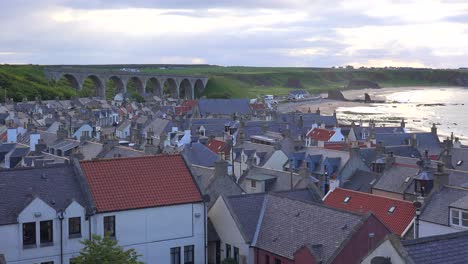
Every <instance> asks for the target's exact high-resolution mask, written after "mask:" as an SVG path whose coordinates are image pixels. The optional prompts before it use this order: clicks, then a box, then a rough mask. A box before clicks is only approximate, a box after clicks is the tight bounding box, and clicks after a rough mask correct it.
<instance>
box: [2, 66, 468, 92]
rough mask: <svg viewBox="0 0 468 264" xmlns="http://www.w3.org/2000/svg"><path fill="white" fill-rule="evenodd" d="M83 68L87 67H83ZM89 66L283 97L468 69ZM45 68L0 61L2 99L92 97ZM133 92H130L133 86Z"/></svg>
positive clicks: (461, 77)
mask: <svg viewBox="0 0 468 264" xmlns="http://www.w3.org/2000/svg"><path fill="white" fill-rule="evenodd" d="M80 67H84V66H80ZM87 67H89V68H96V69H99V70H102V69H119V68H122V67H130V68H139V69H140V70H141V71H143V72H154V73H161V74H191V75H208V76H210V80H209V82H208V85H207V88H206V90H205V93H204V95H206V96H207V97H256V96H258V95H260V94H276V95H284V94H287V93H288V92H289V91H290V90H293V89H305V90H308V91H309V92H311V93H318V92H324V91H327V90H330V89H345V88H346V87H347V85H348V83H349V82H350V81H351V80H366V81H371V82H374V83H378V84H379V85H380V86H381V87H391V86H417V85H427V86H435V85H438V86H442V85H465V86H468V71H462V70H431V69H330V68H327V69H325V68H268V67H221V66H210V65H198V66H180V65H179V66H161V65H102V66H87ZM43 70H44V67H43V66H37V65H0V98H1V99H0V101H3V98H4V95H5V92H6V96H7V97H12V98H14V99H15V100H16V101H19V100H22V99H23V98H28V99H34V98H35V97H37V96H40V97H41V98H42V99H53V98H56V97H59V98H70V97H72V96H91V95H92V94H93V89H92V87H93V84H92V82H91V81H90V80H87V81H86V82H85V84H84V88H83V90H82V91H80V92H77V91H75V90H74V89H73V88H72V87H71V86H70V85H69V83H68V82H67V81H66V80H65V79H62V80H60V81H58V82H48V81H47V80H46V79H45V77H44V73H43ZM106 86H107V87H108V91H107V96H108V97H110V96H111V95H112V93H113V89H114V87H113V84H112V82H108V83H106ZM129 90H132V86H131V85H130V87H129Z"/></svg>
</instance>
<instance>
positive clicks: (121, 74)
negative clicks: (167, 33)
mask: <svg viewBox="0 0 468 264" xmlns="http://www.w3.org/2000/svg"><path fill="white" fill-rule="evenodd" d="M44 72H45V75H46V78H47V79H48V80H49V81H58V80H60V79H61V78H63V77H64V78H66V79H67V80H68V81H69V82H70V84H71V85H72V87H73V88H75V89H77V90H81V89H83V84H84V81H85V80H86V79H88V78H89V79H90V80H91V81H92V82H93V84H94V90H95V92H96V96H97V97H99V98H105V96H106V82H107V81H109V80H110V81H112V82H113V83H114V84H115V87H116V91H115V94H117V93H124V94H125V93H127V86H128V84H129V83H130V82H133V83H134V85H135V88H136V91H137V92H138V93H139V94H140V95H143V96H146V95H149V94H153V95H156V96H159V97H162V96H163V95H164V87H165V86H166V87H168V88H169V92H170V94H169V96H170V97H172V98H183V99H195V98H196V96H198V95H199V94H201V93H202V92H203V91H204V90H205V88H206V84H207V83H208V77H207V76H188V75H161V74H155V73H142V72H130V71H121V70H118V71H116V70H89V69H74V68H67V67H59V68H46V69H45V70H44Z"/></svg>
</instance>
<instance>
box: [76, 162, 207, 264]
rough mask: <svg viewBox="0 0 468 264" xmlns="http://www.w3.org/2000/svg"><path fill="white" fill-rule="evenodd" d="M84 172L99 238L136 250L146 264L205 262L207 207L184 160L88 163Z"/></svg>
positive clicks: (92, 221)
mask: <svg viewBox="0 0 468 264" xmlns="http://www.w3.org/2000/svg"><path fill="white" fill-rule="evenodd" d="M80 169H81V171H82V174H83V176H84V178H85V179H86V182H87V184H88V186H89V192H90V195H91V197H92V201H93V204H94V206H95V213H94V215H93V216H92V217H91V219H90V221H91V229H92V232H93V233H95V234H100V235H104V234H107V235H109V236H111V237H113V238H115V239H116V240H117V241H118V242H119V245H120V246H122V247H124V248H134V249H135V250H136V251H137V252H138V253H139V254H141V255H142V256H141V260H142V261H144V262H145V263H161V262H162V263H170V259H171V258H175V259H179V260H180V261H181V263H203V262H204V261H205V257H206V256H205V243H206V237H205V226H206V216H205V204H204V201H203V198H202V194H201V192H200V189H199V188H198V186H197V184H196V181H195V179H194V178H193V176H192V175H191V173H190V170H189V168H188V167H187V165H186V163H185V161H184V160H183V158H182V157H181V156H180V155H165V156H148V157H136V158H120V159H103V160H93V161H82V162H80ZM129 175H132V177H129Z"/></svg>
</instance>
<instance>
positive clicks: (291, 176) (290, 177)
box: [289, 159, 293, 191]
mask: <svg viewBox="0 0 468 264" xmlns="http://www.w3.org/2000/svg"><path fill="white" fill-rule="evenodd" d="M292 163H293V159H289V189H290V190H291V191H292V189H293V168H292Z"/></svg>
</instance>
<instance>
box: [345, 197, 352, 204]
mask: <svg viewBox="0 0 468 264" xmlns="http://www.w3.org/2000/svg"><path fill="white" fill-rule="evenodd" d="M349 200H351V197H349V196H346V197H345V198H344V200H343V203H348V202H349Z"/></svg>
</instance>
